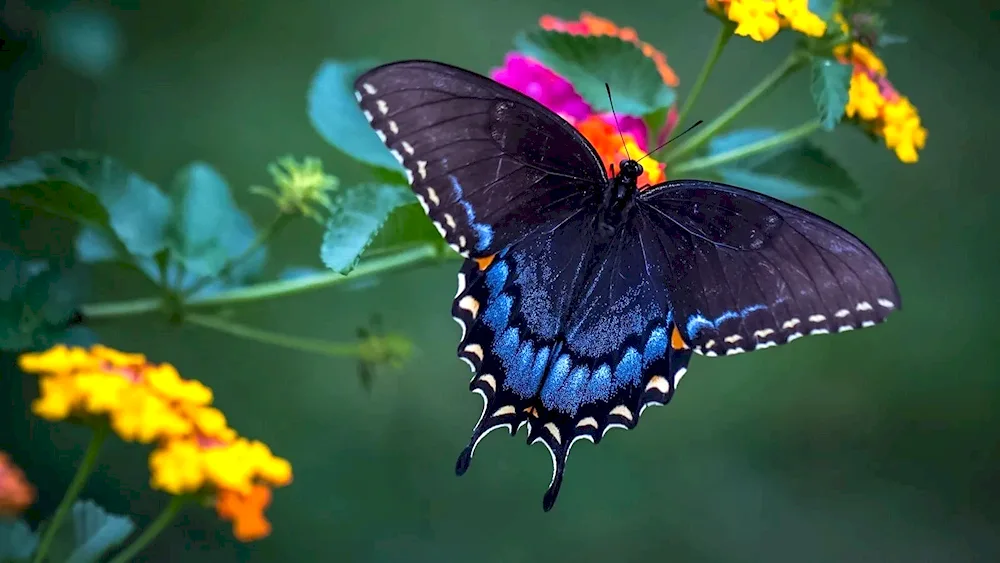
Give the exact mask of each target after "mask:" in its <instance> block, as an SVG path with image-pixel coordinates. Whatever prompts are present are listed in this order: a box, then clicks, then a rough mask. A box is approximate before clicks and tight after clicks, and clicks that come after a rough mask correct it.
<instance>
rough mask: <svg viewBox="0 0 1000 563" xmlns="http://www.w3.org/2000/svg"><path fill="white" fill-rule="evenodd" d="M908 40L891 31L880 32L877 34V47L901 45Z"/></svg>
mask: <svg viewBox="0 0 1000 563" xmlns="http://www.w3.org/2000/svg"><path fill="white" fill-rule="evenodd" d="M909 41H910V40H909V39H908V38H907V37H906V36H904V35H895V34H892V33H882V34H880V35H879V36H878V47H879V48H881V47H891V46H893V45H902V44H904V43H908V42H909Z"/></svg>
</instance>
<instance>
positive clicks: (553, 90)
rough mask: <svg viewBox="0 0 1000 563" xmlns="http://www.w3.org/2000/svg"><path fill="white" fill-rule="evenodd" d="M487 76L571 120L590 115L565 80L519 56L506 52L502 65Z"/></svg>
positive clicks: (536, 63) (532, 61)
mask: <svg viewBox="0 0 1000 563" xmlns="http://www.w3.org/2000/svg"><path fill="white" fill-rule="evenodd" d="M490 76H491V77H492V78H493V80H496V81H497V82H499V83H500V84H503V85H505V86H508V87H510V88H513V89H514V90H517V91H518V92H521V93H522V94H524V95H526V96H528V97H530V98H532V99H534V100H536V101H538V102H539V103H540V104H542V105H543V106H545V107H547V108H549V109H550V110H552V111H554V112H556V113H559V114H562V115H564V116H568V117H569V118H571V119H583V118H584V117H586V116H587V115H589V114H590V106H589V105H587V103H586V102H585V101H583V98H581V97H580V95H579V94H577V93H576V90H574V89H573V85H572V84H570V82H569V81H568V80H566V79H565V78H563V77H561V76H559V75H558V74H556V73H554V72H552V71H551V70H549V69H548V68H546V67H545V66H543V65H541V64H540V63H538V62H536V61H534V60H532V59H530V58H528V57H526V56H524V55H522V54H520V53H508V54H507V56H506V57H505V58H504V66H502V67H500V68H496V69H493V71H492V72H490Z"/></svg>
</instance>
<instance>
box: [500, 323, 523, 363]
mask: <svg viewBox="0 0 1000 563" xmlns="http://www.w3.org/2000/svg"><path fill="white" fill-rule="evenodd" d="M520 343H521V338H520V333H519V331H518V330H517V328H516V327H514V328H508V329H507V330H505V331H503V333H502V334H500V335H499V336H498V337H497V338H496V342H495V343H494V345H493V349H494V351H495V352H496V353H497V355H498V356H500V359H502V360H503V361H504V364H505V366H506V367H508V368H509V366H510V364H512V363H513V362H512V360H513V358H514V355H515V354H517V347H518V345H519V344H520Z"/></svg>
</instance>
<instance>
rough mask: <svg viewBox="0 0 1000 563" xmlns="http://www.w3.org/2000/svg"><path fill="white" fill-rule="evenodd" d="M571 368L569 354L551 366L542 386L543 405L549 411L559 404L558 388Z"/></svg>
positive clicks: (562, 356) (560, 357)
mask: <svg viewBox="0 0 1000 563" xmlns="http://www.w3.org/2000/svg"><path fill="white" fill-rule="evenodd" d="M571 367H572V362H571V361H570V359H569V354H563V355H561V356H559V359H557V360H556V361H555V363H554V364H552V369H550V370H549V373H548V377H546V378H545V385H543V386H542V404H543V405H545V406H546V407H548V408H550V409H551V408H556V405H558V403H559V388H560V387H562V385H563V382H564V381H566V377H567V376H569V370H570V368H571Z"/></svg>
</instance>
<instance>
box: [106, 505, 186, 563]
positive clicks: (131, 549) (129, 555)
mask: <svg viewBox="0 0 1000 563" xmlns="http://www.w3.org/2000/svg"><path fill="white" fill-rule="evenodd" d="M187 500H188V499H187V497H184V496H175V497H173V498H171V499H170V503H169V504H168V505H167V506H166V508H164V509H163V512H160V514H159V516H157V517H156V519H155V520H153V521H152V522H150V524H149V526H147V527H146V529H145V530H143V531H142V533H141V534H139V537H137V538H135V541H134V542H132V543H130V544H129V546H128V547H126V548H125V549H123V550H121V552H119V553H118V555H116V556H115V558H114V559H112V560H111V561H109V562H108V563H128V562H129V561H132V560H133V559H135V556H136V555H138V554H139V552H141V551H142V550H143V549H145V548H146V546H147V545H149V543H150V542H151V541H153V540H154V539H156V536H158V535H160V532H162V531H163V530H165V529H166V528H167V526H169V525H170V523H171V522H173V520H174V518H176V517H177V515H178V514H179V513H180V511H181V509H182V508H183V507H184V505H185V504H186V503H187Z"/></svg>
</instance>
